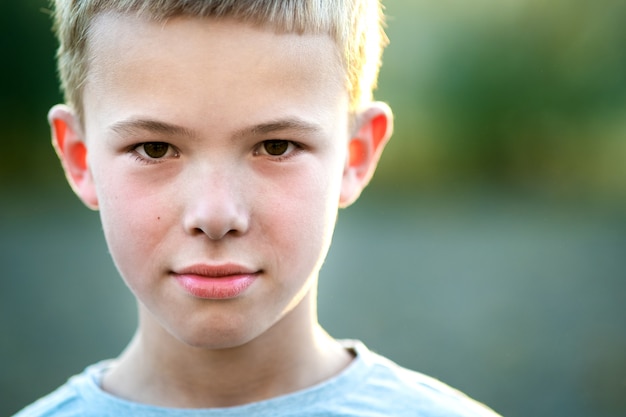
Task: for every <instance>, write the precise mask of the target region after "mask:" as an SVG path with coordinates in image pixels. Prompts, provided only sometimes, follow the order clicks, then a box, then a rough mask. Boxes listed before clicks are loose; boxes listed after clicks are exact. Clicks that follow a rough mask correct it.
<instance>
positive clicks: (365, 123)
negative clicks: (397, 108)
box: [339, 102, 393, 207]
mask: <svg viewBox="0 0 626 417" xmlns="http://www.w3.org/2000/svg"><path fill="white" fill-rule="evenodd" d="M355 132H356V133H355V134H354V135H353V136H352V139H351V140H350V142H349V144H348V158H347V161H346V166H345V169H344V173H343V183H342V188H341V195H340V201H339V203H340V206H341V207H347V206H349V205H350V204H352V203H353V202H354V201H355V200H356V199H357V198H358V197H359V195H360V194H361V191H362V190H363V189H364V188H365V187H366V186H367V184H368V183H369V181H370V179H371V178H372V175H373V174H374V171H375V170H376V165H377V164H378V160H379V159H380V155H381V154H382V152H383V149H384V148H385V145H386V144H387V142H388V140H389V138H390V137H391V133H392V132H393V114H392V113H391V109H390V108H389V106H387V105H386V104H385V103H381V102H375V103H371V104H370V105H369V106H368V107H367V108H366V109H365V110H363V111H362V112H360V114H359V115H358V116H357V125H356V128H355Z"/></svg>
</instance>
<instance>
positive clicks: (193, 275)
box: [171, 264, 262, 300]
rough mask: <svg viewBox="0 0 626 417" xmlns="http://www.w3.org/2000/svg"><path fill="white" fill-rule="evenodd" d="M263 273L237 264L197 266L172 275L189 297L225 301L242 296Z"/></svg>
mask: <svg viewBox="0 0 626 417" xmlns="http://www.w3.org/2000/svg"><path fill="white" fill-rule="evenodd" d="M261 273H262V270H254V269H251V268H247V267H244V266H241V265H236V264H222V265H204V264H197V265H192V266H190V267H186V268H182V269H180V270H176V271H172V272H171V275H172V276H173V278H174V279H176V281H177V283H178V284H179V286H180V287H181V288H182V289H183V290H184V291H185V292H187V293H188V294H189V295H192V296H194V297H197V298H204V299H211V300H225V299H231V298H236V297H239V296H242V295H243V294H244V293H245V291H246V290H247V289H248V288H249V287H250V286H251V285H252V284H254V282H255V281H256V279H257V278H258V277H259V276H260V275H261Z"/></svg>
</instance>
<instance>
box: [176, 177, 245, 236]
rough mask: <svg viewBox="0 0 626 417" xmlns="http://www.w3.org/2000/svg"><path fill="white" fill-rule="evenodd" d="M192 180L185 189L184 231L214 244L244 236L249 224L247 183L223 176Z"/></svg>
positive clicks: (236, 178)
mask: <svg viewBox="0 0 626 417" xmlns="http://www.w3.org/2000/svg"><path fill="white" fill-rule="evenodd" d="M193 177H194V178H191V179H190V180H189V181H188V183H187V184H188V185H187V187H185V188H186V192H185V194H186V196H185V203H186V207H185V214H184V220H183V222H184V228H185V231H186V232H187V233H188V234H191V235H205V236H207V237H208V238H209V239H211V240H215V241H217V240H220V239H223V238H224V237H226V236H238V235H242V234H244V233H245V232H246V231H247V230H248V227H249V222H250V219H249V212H248V209H247V206H246V204H245V197H246V196H245V195H244V190H243V187H242V185H244V184H243V182H245V179H243V178H242V179H239V178H238V177H237V176H235V175H226V174H225V173H224V172H222V173H216V172H213V173H210V172H203V173H197V174H196V175H194V176H193ZM189 185H191V186H189Z"/></svg>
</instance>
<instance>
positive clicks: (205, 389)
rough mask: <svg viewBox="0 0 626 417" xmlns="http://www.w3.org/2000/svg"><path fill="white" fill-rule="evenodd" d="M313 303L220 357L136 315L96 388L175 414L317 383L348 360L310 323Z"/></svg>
mask: <svg viewBox="0 0 626 417" xmlns="http://www.w3.org/2000/svg"><path fill="white" fill-rule="evenodd" d="M314 305H315V300H314V296H313V295H311V296H310V297H305V299H304V300H302V302H301V303H300V304H299V305H298V306H297V307H295V308H294V309H293V310H292V311H291V312H289V313H288V314H287V315H286V316H285V317H284V318H282V319H281V320H280V321H279V322H278V323H276V324H275V325H274V326H272V327H271V328H270V329H268V330H267V331H266V332H265V333H264V334H262V335H260V336H259V337H257V338H256V339H254V340H252V341H250V342H248V343H245V344H243V345H240V346H236V347H232V348H227V349H204V348H199V347H194V346H189V345H187V344H185V343H183V342H181V341H180V340H178V339H176V338H175V337H173V336H172V335H171V334H169V333H168V332H167V331H166V330H165V329H163V328H162V327H160V325H158V323H156V322H155V321H154V319H153V318H152V316H151V315H150V313H149V312H147V311H145V310H143V308H141V307H140V323H141V324H140V326H139V330H138V332H137V334H136V335H135V337H134V338H133V340H132V341H131V343H130V345H129V346H128V347H127V349H126V350H125V351H124V352H123V353H122V355H121V356H120V358H119V360H118V362H117V365H116V366H115V367H113V368H112V369H111V370H110V371H109V372H108V373H107V374H106V375H105V376H104V378H103V381H102V388H103V389H104V390H106V391H108V392H110V393H112V394H113V395H116V396H118V397H121V398H125V399H127V400H130V401H135V402H139V403H146V404H152V405H157V406H164V407H178V408H213V407H230V406H236V405H242V404H247V403H251V402H255V401H261V400H265V399H269V398H273V397H276V396H279V395H284V394H287V393H290V392H294V391H297V390H301V389H304V388H307V387H309V386H312V385H314V384H317V383H320V382H322V381H324V380H326V379H328V378H330V377H332V376H333V375H336V374H337V373H338V372H340V371H341V370H342V369H344V368H345V367H346V366H347V365H348V363H349V362H350V360H351V357H350V355H349V354H348V353H347V351H346V350H345V349H343V348H342V347H341V346H340V345H339V344H338V343H337V342H336V341H335V340H334V339H332V338H331V337H330V336H329V335H328V334H327V333H326V332H325V331H324V330H323V329H322V328H321V327H320V326H319V324H318V323H317V319H316V314H315V306H314Z"/></svg>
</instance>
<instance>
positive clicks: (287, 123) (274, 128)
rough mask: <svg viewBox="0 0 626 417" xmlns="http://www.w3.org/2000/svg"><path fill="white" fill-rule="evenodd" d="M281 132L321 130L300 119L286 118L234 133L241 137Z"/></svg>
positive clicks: (313, 131)
mask: <svg viewBox="0 0 626 417" xmlns="http://www.w3.org/2000/svg"><path fill="white" fill-rule="evenodd" d="M283 130H291V131H296V132H301V133H317V132H319V131H321V130H322V129H321V127H320V126H318V125H317V124H314V123H310V122H307V121H305V120H302V119H297V118H288V119H284V120H276V121H270V122H267V123H261V124H258V125H254V126H252V127H249V128H244V129H241V130H239V131H237V132H236V133H235V136H243V135H246V134H248V133H252V134H257V135H266V134H269V133H274V132H279V131H283Z"/></svg>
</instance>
